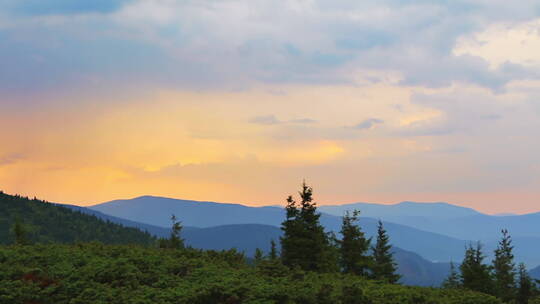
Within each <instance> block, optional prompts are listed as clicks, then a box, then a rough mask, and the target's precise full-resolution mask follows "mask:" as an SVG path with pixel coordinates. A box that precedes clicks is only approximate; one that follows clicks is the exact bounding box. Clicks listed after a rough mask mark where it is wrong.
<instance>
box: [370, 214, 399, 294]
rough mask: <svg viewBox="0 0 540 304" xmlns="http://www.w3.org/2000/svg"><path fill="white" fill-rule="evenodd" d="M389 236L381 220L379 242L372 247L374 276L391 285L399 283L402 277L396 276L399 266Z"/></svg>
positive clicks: (378, 228) (378, 234)
mask: <svg viewBox="0 0 540 304" xmlns="http://www.w3.org/2000/svg"><path fill="white" fill-rule="evenodd" d="M391 249H392V245H390V242H389V237H388V234H387V233H386V230H385V229H384V226H383V223H382V222H381V221H380V220H379V223H378V227H377V242H376V243H375V246H373V247H372V251H373V267H372V276H373V278H374V279H377V280H384V281H387V282H389V283H392V284H393V283H397V281H398V280H399V279H400V277H401V276H400V275H398V274H396V270H397V264H396V262H395V261H394V257H393V255H392V252H391V251H390V250H391Z"/></svg>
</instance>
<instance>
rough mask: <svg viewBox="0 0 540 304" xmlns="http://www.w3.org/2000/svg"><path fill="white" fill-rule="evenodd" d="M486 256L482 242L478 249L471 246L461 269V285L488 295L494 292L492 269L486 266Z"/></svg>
mask: <svg viewBox="0 0 540 304" xmlns="http://www.w3.org/2000/svg"><path fill="white" fill-rule="evenodd" d="M484 259H485V256H484V254H483V253H482V245H481V244H480V242H478V243H477V244H476V247H473V246H472V245H469V246H468V247H467V248H466V250H465V257H464V258H463V262H462V263H461V265H460V267H459V269H460V271H461V285H462V286H463V287H464V288H467V289H470V290H474V291H479V292H483V293H487V294H492V292H493V280H492V278H491V268H490V267H489V266H488V265H486V264H484Z"/></svg>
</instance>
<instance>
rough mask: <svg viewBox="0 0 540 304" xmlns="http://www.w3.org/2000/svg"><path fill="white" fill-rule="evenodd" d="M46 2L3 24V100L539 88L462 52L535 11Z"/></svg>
mask: <svg viewBox="0 0 540 304" xmlns="http://www.w3.org/2000/svg"><path fill="white" fill-rule="evenodd" d="M8 2H9V3H11V4H10V5H12V6H13V5H15V4H16V3H17V2H16V1H8ZM18 2H20V1H18ZM38 2H39V1H31V2H30V3H32V5H21V4H17V7H18V10H22V11H24V12H26V15H24V16H23V17H21V16H20V14H17V13H13V10H5V11H4V12H0V15H1V16H0V17H1V18H0V19H1V20H2V21H0V34H1V35H2V37H3V39H4V43H2V45H1V46H0V55H1V56H2V58H9V60H8V61H7V62H6V63H5V64H6V65H5V66H4V68H3V69H2V71H0V80H1V81H0V91H1V92H4V93H5V92H13V91H16V92H21V93H25V92H28V91H29V90H28V88H29V87H30V88H31V90H30V91H36V90H51V91H54V90H57V89H58V88H61V87H62V86H68V85H69V87H77V86H83V87H87V86H93V87H94V88H98V89H103V88H107V87H108V86H110V87H114V88H118V87H124V86H129V85H131V86H132V87H133V88H139V87H144V86H145V85H146V86H156V85H158V86H161V87H174V88H191V89H201V88H203V89H208V88H220V89H223V88H227V89H242V88H246V87H250V86H253V85H256V84H260V83H293V84H294V83H302V84H348V85H355V84H357V79H356V76H357V75H358V71H362V70H365V69H368V70H377V71H380V72H388V73H396V72H397V73H399V74H400V75H402V79H401V81H400V83H401V84H402V85H407V86H408V85H414V86H426V87H446V86H449V85H451V84H452V83H454V82H463V83H468V84H475V85H480V86H484V87H488V88H491V89H493V90H495V91H497V90H501V89H502V88H503V87H504V86H505V85H506V84H507V83H508V82H509V81H512V80H516V79H527V78H538V77H540V75H539V71H538V70H535V69H533V68H526V67H523V66H520V65H516V64H507V65H503V66H501V67H500V68H498V69H496V70H495V71H493V70H490V69H489V67H488V65H487V63H486V62H485V61H484V60H483V59H481V58H479V57H473V56H455V55H454V54H453V52H452V50H453V48H454V46H455V42H456V40H457V39H458V38H459V37H460V36H462V35H465V34H468V33H471V32H475V31H479V30H482V29H484V28H485V27H486V26H488V25H490V24H492V23H497V22H518V21H525V20H530V19H531V18H536V17H538V10H537V3H536V1H529V0H524V1H520V3H519V5H515V4H514V5H509V4H508V3H506V2H504V1H502V0H501V1H499V0H494V1H472V0H463V1H451V2H450V1H435V0H417V1H390V0H388V1H362V2H358V1H344V2H343V3H341V2H340V3H339V4H338V3H331V4H329V3H327V2H326V1H322V0H318V1H312V2H306V3H302V4H300V3H298V2H297V1H292V0H291V1H283V2H280V4H278V5H276V4H275V3H274V2H272V1H270V0H260V1H246V0H225V1H218V2H216V1H210V0H201V1H196V2H193V1H146V0H132V1H111V2H107V1H101V0H100V1H95V3H94V2H92V4H73V3H72V2H73V1H67V0H57V1H48V2H47V4H42V3H41V2H39V3H38ZM14 3H15V4H14ZM25 3H27V2H25ZM494 3H495V4H494ZM10 12H11V13H10ZM93 12H97V13H98V14H87V13H93ZM247 12H249V13H247ZM83 13H84V14H83ZM50 14H55V16H49V15H50ZM62 15H65V17H62ZM82 15H84V16H82ZM410 16H415V18H410ZM90 36H91V37H92V39H91V40H89V39H88V37H90ZM51 46H54V47H52V48H51ZM128 50H129V51H128ZM67 58H69V60H67ZM368 78H369V81H370V82H372V81H384V80H382V79H375V78H373V77H369V76H368Z"/></svg>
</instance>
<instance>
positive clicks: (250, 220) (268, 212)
mask: <svg viewBox="0 0 540 304" xmlns="http://www.w3.org/2000/svg"><path fill="white" fill-rule="evenodd" d="M90 208H91V209H93V210H97V211H100V212H102V213H105V214H108V215H112V216H116V217H120V218H124V219H128V220H131V221H136V222H142V223H145V224H151V225H155V226H161V227H168V226H169V224H170V223H169V218H170V216H171V214H175V215H176V217H177V218H178V219H179V220H180V221H182V224H183V225H185V226H190V227H199V228H208V227H213V226H223V225H235V224H262V225H270V226H275V227H279V226H280V225H281V222H282V221H283V219H284V217H285V211H284V210H283V208H278V207H248V206H244V205H239V204H220V203H215V202H198V201H187V200H176V199H170V198H162V197H154V196H142V197H138V198H135V199H131V200H116V201H112V202H107V203H103V204H99V205H94V206H91V207H90ZM321 223H322V224H323V225H324V226H325V227H326V229H328V230H330V231H334V232H336V233H338V232H339V230H340V229H341V217H339V216H334V215H329V214H324V213H323V214H322V216H321ZM360 225H361V226H362V229H363V230H364V231H365V232H366V234H367V235H369V236H374V235H375V234H376V229H377V220H376V219H373V218H361V219H360ZM385 227H386V229H387V230H388V233H389V235H390V237H391V239H392V242H393V244H394V245H395V246H397V247H400V248H403V249H404V250H409V251H413V252H417V253H418V254H420V255H421V256H423V257H424V258H426V259H428V260H431V261H450V260H461V258H462V256H463V251H464V250H463V249H464V248H465V245H466V244H467V243H468V242H467V241H465V240H459V239H455V238H451V237H448V236H445V235H441V234H436V233H432V232H428V231H422V230H418V229H415V228H411V227H408V226H404V225H399V224H395V223H391V222H385Z"/></svg>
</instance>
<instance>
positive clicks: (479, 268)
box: [443, 230, 540, 304]
mask: <svg viewBox="0 0 540 304" xmlns="http://www.w3.org/2000/svg"><path fill="white" fill-rule="evenodd" d="M513 249H514V246H512V239H511V237H510V234H509V233H508V231H507V230H502V238H501V240H500V242H499V244H498V246H497V249H495V252H494V256H495V258H494V259H493V261H492V263H491V265H489V264H486V263H485V262H484V260H485V258H486V256H485V254H484V253H483V250H482V244H480V242H478V243H477V244H476V245H474V246H473V245H472V244H470V245H469V246H468V247H467V248H466V250H465V256H464V258H463V261H462V262H461V265H459V268H458V269H456V267H455V265H454V264H453V263H451V264H450V275H449V276H448V278H447V279H446V280H445V281H444V282H443V288H448V289H468V290H474V291H478V292H482V293H486V294H490V295H494V296H496V297H498V298H500V299H502V300H503V301H504V302H506V303H517V304H527V303H530V302H531V299H533V298H536V301H539V300H540V299H538V297H539V296H540V290H539V289H538V286H537V283H538V281H537V280H533V279H532V278H531V277H530V276H529V274H528V272H527V268H526V267H525V264H523V263H520V264H519V265H518V266H517V267H516V263H515V261H514V254H513Z"/></svg>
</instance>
